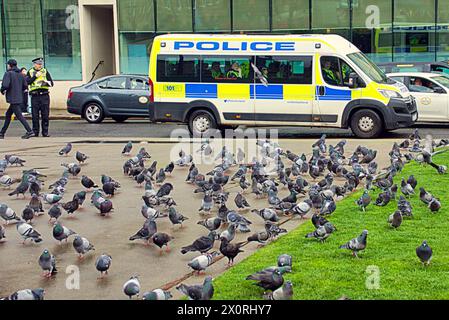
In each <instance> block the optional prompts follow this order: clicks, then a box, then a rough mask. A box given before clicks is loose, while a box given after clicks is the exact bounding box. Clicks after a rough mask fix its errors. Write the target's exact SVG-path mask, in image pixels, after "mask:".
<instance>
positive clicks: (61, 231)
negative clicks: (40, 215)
mask: <svg viewBox="0 0 449 320" xmlns="http://www.w3.org/2000/svg"><path fill="white" fill-rule="evenodd" d="M74 234H76V232H75V231H73V230H70V229H69V228H67V227H65V226H63V225H62V224H61V223H59V222H56V223H55V225H54V226H53V238H55V239H56V240H58V241H59V242H61V241H62V240H66V241H67V239H68V238H69V237H70V236H71V235H74Z"/></svg>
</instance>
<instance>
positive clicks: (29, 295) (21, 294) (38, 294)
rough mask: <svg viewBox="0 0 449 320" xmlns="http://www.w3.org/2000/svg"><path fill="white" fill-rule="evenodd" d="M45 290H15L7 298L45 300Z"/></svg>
mask: <svg viewBox="0 0 449 320" xmlns="http://www.w3.org/2000/svg"><path fill="white" fill-rule="evenodd" d="M44 295H45V290H44V289H42V288H37V289H23V290H19V291H16V292H14V293H13V294H11V295H10V296H8V297H7V298H6V299H5V300H44Z"/></svg>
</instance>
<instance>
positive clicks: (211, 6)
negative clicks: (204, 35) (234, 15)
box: [195, 0, 231, 32]
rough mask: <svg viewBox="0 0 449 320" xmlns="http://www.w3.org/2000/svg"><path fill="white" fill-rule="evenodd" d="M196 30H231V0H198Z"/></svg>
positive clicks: (196, 4) (196, 2) (196, 5)
mask: <svg viewBox="0 0 449 320" xmlns="http://www.w3.org/2000/svg"><path fill="white" fill-rule="evenodd" d="M195 31H200V32H201V31H218V32H230V31H231V2H230V0H196V1H195Z"/></svg>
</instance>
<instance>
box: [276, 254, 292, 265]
mask: <svg viewBox="0 0 449 320" xmlns="http://www.w3.org/2000/svg"><path fill="white" fill-rule="evenodd" d="M292 266H293V258H292V256H290V255H288V254H281V255H280V256H279V257H278V267H292Z"/></svg>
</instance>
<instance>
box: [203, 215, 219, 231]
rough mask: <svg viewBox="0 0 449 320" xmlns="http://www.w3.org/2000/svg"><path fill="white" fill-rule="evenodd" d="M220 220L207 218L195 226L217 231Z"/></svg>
mask: <svg viewBox="0 0 449 320" xmlns="http://www.w3.org/2000/svg"><path fill="white" fill-rule="evenodd" d="M221 223H222V220H221V219H220V218H209V219H205V220H201V221H198V223H197V224H199V225H201V226H203V227H205V228H206V229H207V230H209V231H215V230H218V229H219V228H220V227H221Z"/></svg>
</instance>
